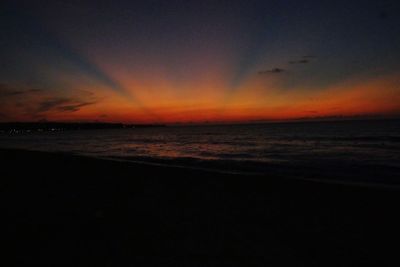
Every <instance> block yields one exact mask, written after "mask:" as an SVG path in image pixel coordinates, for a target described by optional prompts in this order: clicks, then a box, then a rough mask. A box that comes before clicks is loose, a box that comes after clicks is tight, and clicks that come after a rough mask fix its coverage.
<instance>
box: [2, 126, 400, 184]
mask: <svg viewBox="0 0 400 267" xmlns="http://www.w3.org/2000/svg"><path fill="white" fill-rule="evenodd" d="M0 147H1V148H17V149H24V150H38V151H51V152H63V153H72V154H78V155H86V156H91V157H100V158H107V159H112V160H119V161H132V162H143V163H148V164H162V165H171V166H178V167H184V168H185V167H186V168H200V169H208V170H215V171H221V172H237V173H248V174H261V175H266V176H268V175H269V176H274V175H275V176H279V175H283V176H284V175H286V174H288V173H289V174H290V173H291V174H293V175H297V176H298V175H302V176H304V177H307V176H309V177H317V176H320V177H322V176H326V177H328V178H329V177H331V176H332V177H336V178H335V179H342V180H343V179H347V180H356V181H363V182H365V181H367V180H368V181H374V182H377V181H378V182H381V180H383V179H385V180H386V182H387V180H390V181H391V182H393V181H394V182H396V181H399V183H400V171H399V170H400V120H360V121H320V122H315V121H313V122H283V123H257V124H236V125H190V126H168V127H149V128H125V129H102V130H70V131H50V132H31V133H27V132H24V133H7V132H6V133H1V134H0ZM337 177H339V178H337ZM365 177H368V178H365ZM368 181H367V182H368ZM396 183H397V182H396Z"/></svg>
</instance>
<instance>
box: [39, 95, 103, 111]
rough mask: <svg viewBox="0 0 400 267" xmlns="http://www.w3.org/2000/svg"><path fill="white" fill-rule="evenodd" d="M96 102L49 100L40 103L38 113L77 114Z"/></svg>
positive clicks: (57, 98)
mask: <svg viewBox="0 0 400 267" xmlns="http://www.w3.org/2000/svg"><path fill="white" fill-rule="evenodd" d="M95 103H97V102H96V101H80V100H77V99H73V98H61V97H55V98H49V99H46V100H44V101H42V102H40V103H39V105H38V108H37V110H36V113H45V112H49V111H56V112H76V111H78V110H80V109H81V108H82V107H85V106H89V105H93V104H95Z"/></svg>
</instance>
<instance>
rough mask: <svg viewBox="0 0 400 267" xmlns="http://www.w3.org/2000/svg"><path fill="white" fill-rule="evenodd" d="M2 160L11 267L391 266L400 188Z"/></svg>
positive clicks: (80, 160)
mask: <svg viewBox="0 0 400 267" xmlns="http://www.w3.org/2000/svg"><path fill="white" fill-rule="evenodd" d="M0 161H1V162H2V167H1V171H2V175H1V176H2V179H1V181H0V186H1V200H2V201H1V202H0V206H1V209H0V210H1V215H2V224H3V227H2V230H1V231H2V232H1V236H2V238H1V239H2V242H3V245H5V246H3V247H5V249H3V257H2V260H3V262H12V263H13V264H14V265H15V266H246V267H247V266H335V267H337V266H399V261H400V260H399V257H398V246H397V245H396V244H397V243H398V240H399V237H400V234H399V233H400V231H399V225H400V217H399V216H398V214H397V213H398V212H397V211H398V207H399V204H400V194H399V189H398V188H390V187H388V188H382V187H373V186H371V187H363V186H355V185H346V184H330V183H321V182H316V181H308V180H304V179H296V178H293V177H284V176H281V177H279V178H277V177H275V175H274V173H273V172H271V173H267V174H266V175H265V176H262V177H258V176H257V177H254V176H248V175H234V174H223V173H215V172H212V171H205V170H191V169H185V168H174V167H169V166H156V165H146V164H139V163H128V162H117V161H109V160H103V159H94V158H89V157H80V156H73V155H68V154H56V153H45V152H32V151H21V150H6V149H0ZM330 171H332V170H331V169H329V167H327V169H326V172H330ZM307 175H308V174H307V170H304V175H303V176H304V177H305V178H306V177H307ZM352 175H354V176H357V175H360V174H358V173H356V172H354V173H352ZM371 175H377V174H371ZM375 178H377V179H379V177H375ZM7 260H9V261H7Z"/></svg>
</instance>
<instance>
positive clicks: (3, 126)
mask: <svg viewBox="0 0 400 267" xmlns="http://www.w3.org/2000/svg"><path fill="white" fill-rule="evenodd" d="M152 127H165V125H163V124H123V123H104V122H91V123H72V122H4V123H0V131H2V132H17V131H23V132H26V131H66V130H97V129H123V128H152Z"/></svg>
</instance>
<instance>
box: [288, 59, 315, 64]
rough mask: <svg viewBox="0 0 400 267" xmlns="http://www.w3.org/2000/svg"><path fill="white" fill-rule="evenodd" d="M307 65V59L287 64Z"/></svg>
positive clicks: (308, 61)
mask: <svg viewBox="0 0 400 267" xmlns="http://www.w3.org/2000/svg"><path fill="white" fill-rule="evenodd" d="M307 63H310V60H308V59H300V60H292V61H289V64H307Z"/></svg>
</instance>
